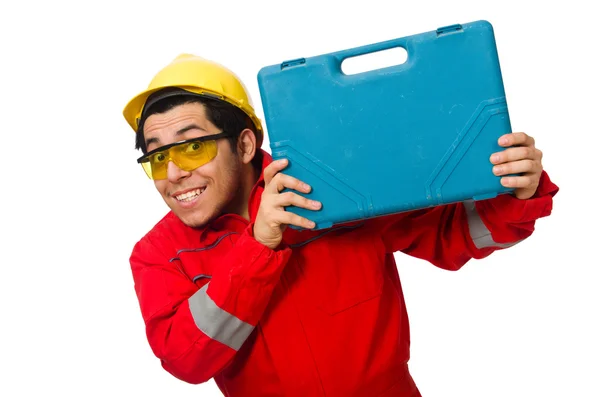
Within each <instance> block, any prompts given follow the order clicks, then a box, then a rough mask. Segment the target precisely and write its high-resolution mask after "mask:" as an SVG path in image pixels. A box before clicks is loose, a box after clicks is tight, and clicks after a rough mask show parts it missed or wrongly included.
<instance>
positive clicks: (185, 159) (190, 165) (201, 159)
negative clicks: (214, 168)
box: [171, 141, 217, 171]
mask: <svg viewBox="0 0 600 397" xmlns="http://www.w3.org/2000/svg"><path fill="white" fill-rule="evenodd" d="M171 150H172V152H171V158H172V159H173V162H174V163H175V164H176V165H177V166H178V167H179V168H181V169H182V170H184V171H193V170H195V169H196V168H198V167H201V166H203V165H204V164H206V163H208V162H210V161H211V160H212V159H214V158H215V157H216V156H217V142H216V141H205V142H190V143H185V144H182V145H180V146H176V147H173V148H171Z"/></svg>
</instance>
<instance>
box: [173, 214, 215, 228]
mask: <svg viewBox="0 0 600 397" xmlns="http://www.w3.org/2000/svg"><path fill="white" fill-rule="evenodd" d="M175 215H177V216H178V217H179V219H181V221H182V222H183V223H184V224H185V225H186V226H189V227H195V228H197V227H203V226H206V225H207V224H208V223H210V221H212V220H213V219H214V218H215V217H216V215H212V216H209V217H207V216H202V215H196V214H188V216H185V215H180V214H177V213H175Z"/></svg>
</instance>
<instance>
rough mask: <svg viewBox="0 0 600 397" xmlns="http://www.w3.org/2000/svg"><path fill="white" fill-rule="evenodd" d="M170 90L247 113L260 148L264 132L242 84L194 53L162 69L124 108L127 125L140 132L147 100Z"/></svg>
mask: <svg viewBox="0 0 600 397" xmlns="http://www.w3.org/2000/svg"><path fill="white" fill-rule="evenodd" d="M169 87H177V88H181V89H183V90H185V91H189V92H192V93H195V94H198V95H203V96H207V97H210V98H215V99H220V100H223V101H227V102H229V103H231V104H232V105H235V106H237V107H238V108H240V109H241V110H242V111H244V113H246V114H247V115H248V116H249V117H250V119H251V120H252V122H253V123H254V125H255V127H256V133H257V137H256V139H257V146H258V147H259V148H260V147H261V145H262V140H263V129H262V125H261V122H260V119H259V118H258V117H257V116H256V113H255V112H254V108H253V107H252V101H251V98H250V96H249V95H248V92H247V90H246V88H245V87H244V84H243V83H242V81H241V80H240V79H239V78H238V77H237V76H236V75H235V74H234V73H233V72H232V71H230V70H229V69H227V68H225V67H224V66H222V65H220V64H218V63H216V62H213V61H210V60H207V59H204V58H201V57H199V56H195V55H191V54H181V55H179V56H178V57H177V58H175V59H174V60H173V61H172V62H171V63H170V64H168V65H167V66H165V67H164V68H163V69H162V70H160V71H159V72H158V73H157V74H156V75H155V76H154V78H153V79H152V81H151V82H150V84H149V85H148V88H147V89H146V90H144V91H142V92H141V93H139V94H138V95H136V96H135V97H134V98H133V99H132V100H130V101H129V103H128V104H127V105H126V106H125V109H123V116H125V120H127V123H129V125H130V126H131V128H133V130H134V131H136V132H137V130H138V127H139V122H140V118H141V116H142V111H143V109H144V105H145V104H146V100H147V99H148V97H149V96H150V95H152V94H153V93H155V92H157V91H159V90H161V89H163V88H169Z"/></svg>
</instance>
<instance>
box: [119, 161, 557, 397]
mask: <svg viewBox="0 0 600 397" xmlns="http://www.w3.org/2000/svg"><path fill="white" fill-rule="evenodd" d="M270 161H272V160H271V157H270V156H269V155H268V154H267V153H264V161H263V169H264V167H266V165H268V163H269V162H270ZM263 188H264V181H263V179H262V175H261V178H260V179H259V181H258V182H257V184H256V185H255V187H254V189H253V191H252V194H251V196H250V200H249V213H250V218H251V221H250V222H248V221H247V220H245V219H243V218H242V217H240V216H237V215H223V216H221V217H219V218H217V219H216V220H215V221H213V222H212V223H211V224H210V225H209V226H207V227H204V228H202V229H193V228H190V227H187V226H185V225H184V224H183V223H182V222H181V221H180V220H179V219H178V218H177V217H176V216H175V215H174V214H173V213H171V212H169V213H168V214H167V215H166V216H165V217H164V218H163V219H162V220H161V221H160V222H159V223H158V224H157V225H156V226H155V227H154V228H153V229H152V230H151V231H150V232H149V233H148V234H147V235H146V236H144V237H143V238H142V239H141V240H140V241H139V242H138V243H137V244H136V245H135V248H134V249H133V252H132V255H131V258H130V260H131V267H132V271H133V278H134V281H135V291H136V293H137V297H138V299H139V304H140V308H141V313H142V316H143V319H144V322H145V325H146V331H147V338H148V341H149V343H150V346H151V348H152V351H153V352H154V354H155V355H156V356H157V357H158V358H159V359H160V360H161V363H162V366H163V367H164V369H165V370H167V371H168V372H169V373H171V374H172V375H174V376H175V377H177V378H179V379H181V380H183V381H186V382H189V383H201V382H205V381H208V380H209V379H211V378H213V377H214V378H215V381H216V383H217V385H218V386H219V388H220V389H221V391H222V392H223V393H224V395H225V396H234V397H236V396H243V397H253V396H261V397H266V396H299V397H300V396H301V397H307V396H328V397H350V396H361V397H362V396H368V397H377V396H395V397H397V396H406V397H408V396H419V395H420V394H419V391H418V389H417V387H416V386H415V384H414V382H413V380H412V378H411V376H410V374H409V371H408V369H407V362H408V360H409V345H410V337H409V328H408V318H407V313H406V308H405V304H404V299H403V295H402V289H401V286H400V280H399V277H398V271H397V268H396V263H395V261H394V256H393V253H394V252H397V251H401V252H403V253H406V254H408V255H412V256H414V257H417V258H422V259H424V260H427V261H429V262H431V263H432V264H433V265H435V266H438V267H440V268H443V269H447V270H458V269H459V268H461V267H462V266H463V265H464V264H465V263H466V262H467V261H468V260H470V259H471V258H475V259H479V258H483V257H486V256H488V255H489V254H491V253H492V252H493V251H494V250H497V249H501V248H506V247H509V246H511V245H513V244H515V243H517V242H519V241H521V240H523V239H524V238H526V237H527V236H529V235H530V234H531V233H532V232H533V230H534V222H535V220H536V219H538V218H540V217H543V216H547V215H549V214H550V212H551V209H552V197H553V196H554V194H556V192H557V191H558V188H557V186H556V185H554V184H553V183H552V182H551V181H550V179H549V178H548V176H547V174H546V173H543V175H542V178H541V181H540V186H539V188H538V191H537V193H536V195H535V196H534V197H532V198H531V199H529V200H519V199H517V198H515V197H513V196H510V195H501V196H499V197H496V198H494V199H491V200H486V201H478V202H471V203H458V204H452V205H446V206H441V207H434V208H429V209H425V210H418V211H412V212H408V213H403V214H399V215H393V216H387V217H382V218H376V219H371V220H367V221H362V222H354V223H350V224H347V225H343V226H337V227H334V228H332V229H329V230H324V231H302V232H298V231H296V230H293V229H291V228H288V229H287V230H286V232H285V234H284V240H283V242H282V244H281V245H280V247H279V248H277V249H275V250H271V249H269V248H267V247H265V246H263V245H262V244H260V243H258V242H257V241H256V240H255V239H254V238H253V236H252V227H253V221H254V219H255V217H256V214H257V211H258V208H259V204H260V198H261V194H262V191H263Z"/></svg>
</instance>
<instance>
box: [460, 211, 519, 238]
mask: <svg viewBox="0 0 600 397" xmlns="http://www.w3.org/2000/svg"><path fill="white" fill-rule="evenodd" d="M463 205H464V206H465V210H466V211H467V220H468V222H469V233H470V234H471V239H472V240H473V242H474V243H475V247H477V248H479V249H482V248H488V247H498V248H508V247H512V246H513V245H515V244H517V243H519V242H521V240H519V241H515V242H514V243H506V244H499V243H497V242H495V241H494V239H493V238H492V233H491V232H490V231H489V229H488V228H487V226H485V223H483V220H481V217H480V216H479V213H477V208H476V207H475V201H473V200H469V201H465V202H463Z"/></svg>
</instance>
